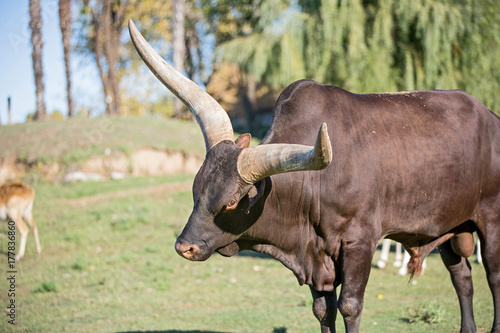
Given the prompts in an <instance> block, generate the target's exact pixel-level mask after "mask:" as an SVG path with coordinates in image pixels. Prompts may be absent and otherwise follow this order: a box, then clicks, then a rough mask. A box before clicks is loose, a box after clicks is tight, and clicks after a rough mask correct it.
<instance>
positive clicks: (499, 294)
mask: <svg viewBox="0 0 500 333" xmlns="http://www.w3.org/2000/svg"><path fill="white" fill-rule="evenodd" d="M499 204H500V202H499ZM497 206H499V205H497ZM499 211H500V207H492V209H491V210H489V211H488V210H486V209H485V208H484V207H483V218H484V226H485V232H484V233H482V232H478V235H479V239H480V241H481V257H482V259H483V265H484V269H485V270H486V278H487V279H488V285H489V287H490V290H491V294H492V295H493V309H494V319H493V327H492V329H491V332H492V333H500V260H498V258H499V257H500V242H498V239H499V237H500V228H499V226H500V216H499V213H498V212H499Z"/></svg>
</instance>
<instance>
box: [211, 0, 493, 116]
mask: <svg viewBox="0 0 500 333" xmlns="http://www.w3.org/2000/svg"><path fill="white" fill-rule="evenodd" d="M273 5H274V1H273V0H261V1H259V2H257V3H256V4H255V5H254V6H255V7H254V11H253V13H252V14H250V15H251V16H252V19H251V22H255V23H254V24H253V25H252V26H251V31H250V32H248V33H246V34H244V35H240V36H235V37H234V38H231V39H229V38H227V36H226V38H223V39H221V42H223V43H222V44H221V45H220V46H219V47H218V49H217V54H218V57H217V60H218V61H219V62H229V63H237V64H238V65H239V66H240V67H241V68H242V69H244V70H245V71H246V72H248V73H250V74H252V75H254V77H255V78H256V79H257V80H258V81H260V82H263V83H266V84H268V85H270V86H272V87H273V88H275V89H276V88H283V87H285V86H286V85H288V84H290V83H291V82H292V81H294V80H296V79H298V78H311V79H315V80H317V81H320V82H323V83H330V84H334V85H338V86H341V87H343V88H346V89H349V90H352V91H355V92H358V93H363V92H378V91H396V90H411V89H463V90H465V91H467V92H469V93H470V94H472V95H473V96H475V97H477V98H478V99H479V100H481V101H482V102H483V103H485V104H486V105H487V106H488V107H489V108H492V109H495V110H500V95H499V94H498V91H499V90H500V60H499V59H500V57H498V56H497V55H498V53H499V52H500V37H499V35H498V34H497V33H496V32H497V31H498V30H499V28H500V27H499V25H500V14H499V13H500V3H499V2H498V1H491V0H482V1H479V2H474V1H472V0H461V1H451V0H429V1H413V0H387V1H362V0H352V1H342V0H324V1H320V0H316V1H305V0H304V1H298V3H296V4H295V3H291V4H286V3H285V4H282V5H281V6H278V5H276V6H275V7H274V8H275V9H274V10H266V8H268V7H271V6H273ZM238 9H239V7H236V10H238ZM259 9H261V10H259ZM242 11H244V12H245V13H247V11H248V8H247V7H246V6H242Z"/></svg>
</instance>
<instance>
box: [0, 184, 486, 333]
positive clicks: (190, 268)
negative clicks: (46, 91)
mask: <svg viewBox="0 0 500 333" xmlns="http://www.w3.org/2000/svg"><path fill="white" fill-rule="evenodd" d="M192 178H193V176H186V175H182V176H168V177H167V176H164V177H153V178H151V177H145V178H129V179H124V180H120V181H111V180H110V181H104V182H98V183H76V184H73V185H62V184H49V183H38V184H36V185H35V189H36V193H37V194H36V200H35V209H34V215H35V219H36V221H37V224H38V227H39V232H40V239H41V243H42V247H43V252H42V254H41V255H40V256H39V257H37V256H36V253H35V246H34V242H33V237H32V235H30V236H29V238H28V245H27V250H26V256H25V258H24V259H22V260H21V261H20V262H18V263H16V267H15V268H16V270H17V273H16V280H15V294H16V295H15V304H16V326H15V328H13V327H12V325H10V324H8V320H9V317H8V316H6V313H5V314H4V315H2V316H1V319H0V332H9V331H15V332H135V331H148V332H169V333H174V332H318V331H319V325H318V323H317V321H316V319H315V318H314V316H313V314H312V311H311V305H312V301H311V297H310V295H309V289H308V288H307V287H305V286H304V287H299V286H298V284H297V282H296V280H295V277H294V276H293V274H292V273H291V272H290V271H288V270H287V269H286V268H284V267H283V266H282V265H281V264H280V263H279V262H277V261H276V260H274V259H269V258H266V257H262V256H259V255H253V254H251V253H244V254H243V255H239V256H235V257H232V258H223V257H221V256H220V255H217V254H214V255H213V256H212V257H211V258H210V259H209V260H208V261H206V262H201V263H193V262H188V261H186V260H184V259H182V258H181V257H179V256H178V255H177V254H176V253H175V250H174V242H175V238H176V237H177V235H178V234H179V233H180V232H181V230H182V227H183V226H184V224H185V222H186V221H187V218H188V216H189V214H190V211H191V208H192V199H191V184H192ZM0 226H1V232H0V242H1V244H0V245H1V256H0V270H1V271H2V272H4V274H2V277H1V279H0V304H1V306H2V308H3V309H4V311H6V306H7V304H8V302H9V300H10V297H8V296H7V295H8V289H9V282H8V281H7V280H6V278H5V275H6V274H5V272H6V271H7V267H8V266H7V254H6V252H7V244H6V240H7V235H6V233H7V223H6V222H2V223H1V224H0ZM472 265H473V274H474V281H475V301H474V306H475V317H476V323H477V325H478V329H479V331H480V332H486V331H488V329H489V328H490V326H491V322H492V320H493V318H492V316H493V314H492V312H493V306H492V301H491V296H490V293H489V289H488V287H487V284H486V279H485V276H484V270H483V268H482V267H481V266H480V265H478V264H472ZM388 266H390V265H388ZM416 281H417V283H416V285H413V284H409V283H408V281H407V278H404V277H400V276H398V275H397V270H396V269H395V268H393V267H387V268H386V269H385V270H379V269H375V268H374V269H373V270H372V274H371V277H370V281H369V284H368V287H367V291H366V296H365V309H364V312H363V318H362V326H361V330H362V331H363V332H426V333H427V332H458V330H459V323H460V314H459V306H458V302H457V300H456V296H455V292H454V290H453V288H452V285H451V282H450V280H449V277H448V274H447V272H446V271H445V269H444V267H443V265H442V264H441V262H440V259H439V256H438V255H437V254H431V255H430V257H429V258H428V269H427V270H426V272H425V274H424V275H423V276H422V277H420V278H418V279H417V280H416ZM427 321H431V322H433V323H432V324H431V323H428V322H427ZM337 328H338V329H339V331H341V332H342V331H343V324H342V320H341V317H340V315H339V317H338V319H337Z"/></svg>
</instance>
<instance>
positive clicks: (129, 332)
mask: <svg viewBox="0 0 500 333" xmlns="http://www.w3.org/2000/svg"><path fill="white" fill-rule="evenodd" d="M116 333H224V332H220V331H199V330H195V331H181V330H168V331H125V332H116Z"/></svg>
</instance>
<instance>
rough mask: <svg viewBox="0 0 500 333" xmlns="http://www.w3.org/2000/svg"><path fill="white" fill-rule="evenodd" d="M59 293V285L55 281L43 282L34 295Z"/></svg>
mask: <svg viewBox="0 0 500 333" xmlns="http://www.w3.org/2000/svg"><path fill="white" fill-rule="evenodd" d="M56 291H57V284H56V283H55V282H54V281H50V282H42V283H40V284H39V285H38V286H37V287H36V288H35V289H34V290H33V292H34V293H50V292H56Z"/></svg>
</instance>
